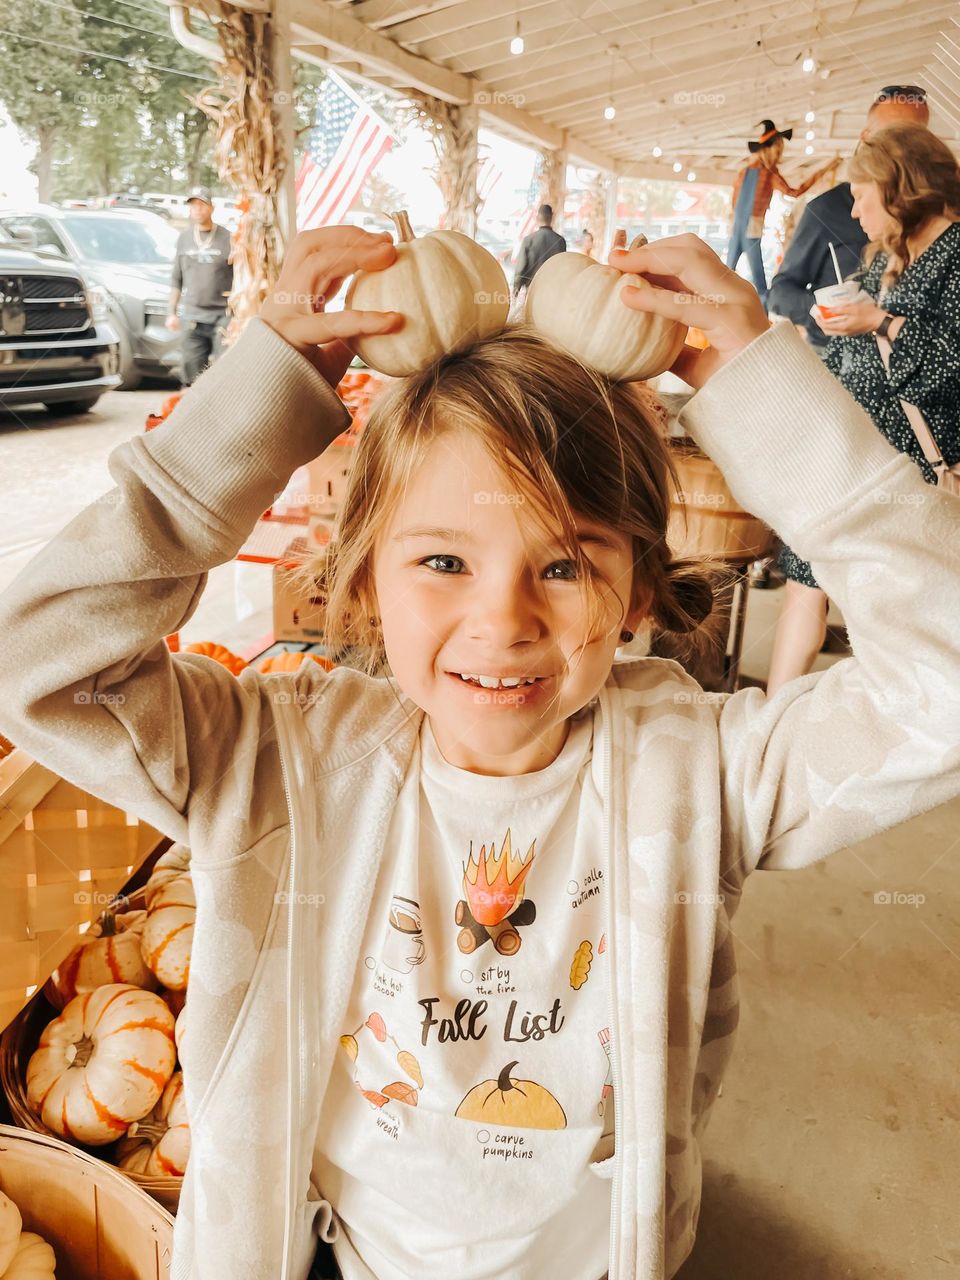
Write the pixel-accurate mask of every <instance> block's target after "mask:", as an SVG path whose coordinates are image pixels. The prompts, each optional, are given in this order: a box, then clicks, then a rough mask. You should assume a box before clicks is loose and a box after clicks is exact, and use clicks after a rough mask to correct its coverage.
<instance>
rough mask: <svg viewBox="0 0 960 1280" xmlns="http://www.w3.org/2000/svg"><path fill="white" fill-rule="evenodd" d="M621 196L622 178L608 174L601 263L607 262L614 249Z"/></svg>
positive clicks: (599, 253) (599, 254)
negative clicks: (618, 204) (614, 235)
mask: <svg viewBox="0 0 960 1280" xmlns="http://www.w3.org/2000/svg"><path fill="white" fill-rule="evenodd" d="M619 196H620V176H619V174H616V173H608V174H607V208H606V218H605V225H604V228H603V243H602V244H601V243H600V240H599V239H598V240H597V242H596V246H597V257H598V259H599V260H600V261H601V262H606V260H607V256H608V254H609V253H610V250H611V248H612V247H613V233H614V232H615V231H616V229H617V203H618V201H619Z"/></svg>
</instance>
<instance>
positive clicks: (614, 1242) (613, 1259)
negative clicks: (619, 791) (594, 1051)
mask: <svg viewBox="0 0 960 1280" xmlns="http://www.w3.org/2000/svg"><path fill="white" fill-rule="evenodd" d="M609 704H610V699H609V696H608V697H607V698H606V699H605V701H604V702H603V703H602V706H603V707H604V710H605V711H606V713H607V714H606V724H607V733H606V735H605V742H604V760H603V764H604V783H605V786H604V798H603V824H602V831H603V850H604V853H605V854H606V858H607V876H608V885H607V939H608V947H607V950H608V952H609V956H610V965H609V969H608V973H609V980H608V984H607V985H608V998H609V1001H610V1030H611V1034H610V1078H611V1080H612V1082H613V1183H612V1186H611V1190H610V1258H609V1280H618V1272H617V1265H618V1263H619V1260H620V1164H621V1161H622V1160H623V1122H622V1118H621V1117H622V1112H623V1106H622V1102H621V1097H622V1095H621V1092H620V1026H619V1024H618V1021H617V1001H616V999H615V994H616V993H615V983H616V972H615V966H616V961H617V939H616V936H615V930H614V903H615V902H616V897H615V893H616V889H615V884H614V875H615V869H614V862H615V860H616V859H615V855H614V852H613V850H612V848H611V845H610V806H611V804H612V803H613V741H612V737H613V718H612V716H611V715H610V706H609Z"/></svg>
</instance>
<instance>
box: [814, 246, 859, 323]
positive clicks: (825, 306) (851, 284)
mask: <svg viewBox="0 0 960 1280" xmlns="http://www.w3.org/2000/svg"><path fill="white" fill-rule="evenodd" d="M829 249H830V257H831V259H832V261H833V269H834V271H835V272H836V276H837V283H836V284H827V285H824V286H823V288H822V289H815V290H814V294H813V296H814V297H815V298H816V300H817V306H818V307H819V308H820V314H821V315H822V316H823V317H824V318H825V319H827V320H829V319H830V318H831V317H832V316H835V315H836V314H837V312H836V308H837V307H842V306H845V305H846V304H847V303H849V302H855V301H857V299H858V298H859V296H860V286H859V285H858V284H857V282H856V281H855V280H844V278H843V275H842V274H841V271H840V263H839V262H838V261H837V251H836V249H834V247H833V241H830V242H829Z"/></svg>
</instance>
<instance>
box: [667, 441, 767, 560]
mask: <svg viewBox="0 0 960 1280" xmlns="http://www.w3.org/2000/svg"><path fill="white" fill-rule="evenodd" d="M670 452H671V454H672V456H673V463H674V466H675V467H676V469H677V475H678V477H679V479H680V484H681V486H682V488H683V494H682V497H681V495H680V494H674V495H673V496H672V498H671V502H670V527H669V530H668V533H667V541H668V542H669V544H670V550H671V551H672V553H673V555H674V556H676V557H681V556H718V557H719V558H720V559H722V560H729V561H742V562H746V561H748V560H759V559H760V558H761V557H762V556H765V555H766V554H767V552H768V551H769V550H770V547H771V546H772V544H773V533H772V531H771V530H770V529H768V528H767V526H766V525H765V524H764V523H763V521H762V520H758V519H757V517H756V516H753V515H751V514H750V512H749V511H744V509H743V507H741V506H740V504H739V503H738V502H737V500H736V498H735V497H734V496H733V494H732V493H731V492H730V489H729V487H728V486H727V482H726V480H724V478H723V475H722V474H721V471H720V468H719V467H718V466H717V464H716V463H715V462H713V461H712V460H711V459H710V458H708V457H707V456H706V454H705V453H701V451H700V449H699V447H698V446H697V445H696V444H695V443H694V441H693V440H690V439H688V438H686V437H683V438H679V439H672V440H671V441H670ZM684 517H686V520H685V521H684Z"/></svg>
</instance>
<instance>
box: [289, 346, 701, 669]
mask: <svg viewBox="0 0 960 1280" xmlns="http://www.w3.org/2000/svg"><path fill="white" fill-rule="evenodd" d="M664 419H665V415H664V413H663V410H662V408H661V407H660V405H659V402H658V401H657V400H656V398H655V397H654V396H653V394H652V393H651V392H650V391H649V390H648V389H647V388H646V387H645V386H644V385H643V384H641V383H632V384H630V383H627V384H617V383H611V382H610V381H609V380H608V379H607V378H605V377H604V376H602V375H601V374H599V373H597V372H595V371H594V370H592V369H589V368H587V367H586V366H585V365H583V364H581V363H579V362H578V361H577V360H575V359H573V358H572V357H570V356H568V355H565V354H564V353H563V352H561V351H559V350H557V349H556V348H555V347H553V346H551V345H550V344H549V343H548V342H547V341H546V340H545V339H543V338H541V337H540V336H539V335H537V334H536V333H534V332H533V331H532V330H531V329H530V328H528V327H526V326H522V325H516V326H513V327H510V328H508V329H506V330H504V331H503V332H501V333H499V334H497V335H496V336H494V337H491V338H486V339H484V340H482V341H480V342H477V343H475V344H474V345H473V346H472V347H470V348H469V349H468V350H466V351H462V352H459V353H456V354H452V355H447V356H444V357H442V358H441V359H440V360H439V361H437V363H436V364H434V365H432V366H431V367H430V368H428V369H426V370H424V371H423V372H422V373H419V374H414V375H411V376H410V377H407V378H404V379H402V380H400V381H398V382H397V383H396V385H395V386H393V387H391V388H390V389H389V390H388V391H386V392H385V393H384V395H383V396H382V398H381V399H380V400H379V401H378V402H377V404H376V405H375V407H374V409H373V411H372V413H371V415H370V419H369V421H368V422H367V425H366V427H365V429H364V431H363V434H362V435H361V437H360V440H359V443H358V445H357V450H356V457H355V462H354V466H353V469H352V472H351V475H350V479H349V482H348V486H347V491H346V494H345V497H344V501H343V505H342V507H341V510H340V513H339V516H338V519H337V524H336V527H335V530H334V537H333V540H332V541H331V543H330V545H329V547H328V549H327V554H326V556H324V557H321V558H319V559H316V560H314V561H312V562H310V561H308V562H306V563H305V564H304V565H303V568H302V570H301V572H302V573H303V574H305V575H306V576H307V577H308V578H309V579H310V580H311V581H315V582H316V584H317V585H318V586H319V587H320V588H321V591H322V592H325V594H326V597H327V600H326V620H325V631H324V639H325V643H326V644H327V645H328V646H329V647H330V648H331V650H332V651H333V652H334V653H340V652H342V651H345V650H353V651H354V654H353V656H354V657H355V659H356V660H357V665H358V666H360V668H361V669H363V670H366V671H367V672H368V673H369V674H371V675H372V674H378V673H379V672H380V671H381V670H382V667H383V662H384V656H385V655H384V652H383V648H382V638H381V636H380V634H379V630H378V622H377V618H376V615H377V604H376V594H375V588H374V573H373V560H374V553H375V549H376V546H377V541H378V538H379V536H380V534H381V533H382V532H383V531H384V530H385V528H386V527H387V525H388V522H389V521H390V519H391V517H392V515H393V513H394V512H395V510H396V507H397V505H398V502H399V500H400V499H401V498H402V496H403V493H404V490H405V487H406V485H407V481H408V478H409V477H410V476H412V475H415V474H416V471H417V468H418V467H419V466H420V465H422V463H423V461H424V459H425V458H426V457H427V455H428V454H429V453H430V451H431V450H432V449H434V448H435V446H436V442H437V440H438V439H439V438H440V437H441V436H442V435H443V434H444V433H446V432H449V431H451V430H456V431H468V432H470V433H472V434H473V435H475V436H476V438H477V439H478V440H479V441H481V442H482V443H483V445H484V446H485V447H486V448H487V449H488V450H489V452H490V455H491V457H492V458H494V459H495V460H496V462H497V463H499V464H500V465H501V466H502V467H503V469H504V471H505V473H506V479H507V481H508V482H509V484H510V485H511V486H512V493H510V494H508V496H509V497H510V498H511V499H512V500H513V501H514V502H519V503H522V504H523V505H524V510H525V514H527V513H529V514H530V515H531V516H532V517H533V519H534V520H535V521H536V522H537V523H538V524H540V525H541V527H543V528H544V529H546V525H547V520H548V519H549V517H550V515H551V514H552V515H553V517H554V518H555V519H556V521H557V523H558V524H559V526H560V537H561V542H562V544H563V545H564V546H565V548H566V550H565V554H566V555H568V556H569V558H570V559H571V560H573V561H574V562H575V563H576V565H577V570H578V580H579V581H580V582H581V583H583V584H585V586H586V588H587V590H588V593H589V596H590V597H591V599H592V604H593V606H594V610H595V612H594V614H593V621H595V620H596V619H597V618H598V617H599V615H600V612H601V609H602V604H601V596H600V593H599V591H598V590H597V586H596V582H595V581H594V580H595V579H598V578H599V579H601V580H603V578H602V575H601V574H600V573H599V571H598V570H597V569H596V568H595V567H594V566H592V565H591V564H590V562H589V561H588V560H587V559H586V558H585V557H584V556H583V553H582V551H581V549H580V546H579V543H578V542H577V539H576V525H575V515H574V513H576V514H577V515H579V516H580V517H582V518H587V519H592V520H595V521H597V522H598V523H600V524H602V525H604V526H606V527H607V528H612V529H616V530H619V531H621V532H624V533H629V534H630V535H631V540H632V546H633V563H634V571H633V584H632V599H631V603H632V604H639V605H641V606H642V607H643V608H645V609H646V610H647V612H648V613H649V615H650V616H651V617H652V619H653V620H654V621H655V623H657V624H658V625H659V626H660V628H662V629H663V630H665V631H670V632H676V633H681V634H684V635H692V634H693V633H695V632H697V631H698V629H699V628H700V625H701V623H703V622H704V620H705V619H706V618H707V617H708V615H710V613H711V611H712V609H713V585H712V582H711V576H710V572H711V570H712V569H713V568H714V566H713V565H712V564H711V562H709V561H706V560H704V561H698V560H686V559H684V560H674V559H673V558H672V556H671V553H670V550H669V548H668V546H667V540H666V534H667V522H668V519H669V516H670V488H669V483H668V481H669V480H670V479H672V480H673V483H674V484H675V485H676V484H677V478H676V473H675V472H674V469H673V463H672V461H671V459H670V453H669V448H668V446H667V443H666V440H665V438H664V435H663V434H662V433H663V431H664ZM677 487H678V488H679V485H678V486H677ZM607 585H609V584H607ZM592 624H593V623H592ZM607 625H609V622H608V623H607ZM621 625H622V622H621Z"/></svg>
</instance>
